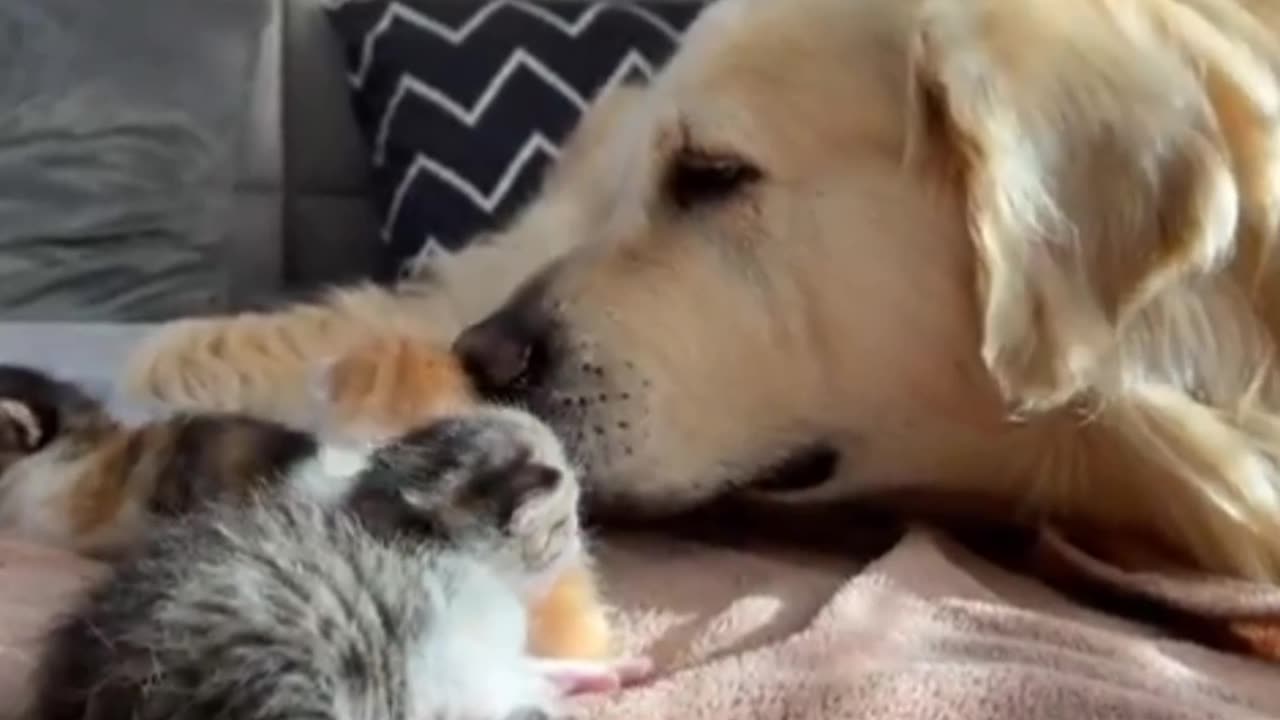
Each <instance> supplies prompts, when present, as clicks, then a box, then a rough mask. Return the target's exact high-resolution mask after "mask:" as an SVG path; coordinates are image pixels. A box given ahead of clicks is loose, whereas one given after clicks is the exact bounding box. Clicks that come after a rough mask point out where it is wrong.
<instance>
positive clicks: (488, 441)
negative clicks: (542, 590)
mask: <svg viewBox="0 0 1280 720" xmlns="http://www.w3.org/2000/svg"><path fill="white" fill-rule="evenodd" d="M578 499H579V487H578V479H577V474H576V473H575V471H574V469H573V467H572V466H571V465H570V464H569V462H568V460H567V459H566V458H565V454H564V451H563V448H562V446H561V444H560V442H559V440H558V439H557V438H556V436H555V435H554V434H553V433H552V431H551V430H550V429H549V428H548V427H547V426H546V425H544V424H543V423H542V422H541V421H539V420H538V419H536V418H534V417H533V416H532V415H529V414H527V413H525V412H522V411H519V410H515V409H511V408H497V407H482V408H477V409H475V410H471V411H467V412H464V413H461V414H456V415H450V416H447V417H444V418H441V419H439V420H436V421H434V422H432V423H430V424H429V425H426V426H424V427H422V428H420V429H417V430H413V431H410V432H408V433H406V434H405V435H403V436H401V437H400V438H399V439H397V440H394V441H392V442H390V443H388V444H387V445H385V446H384V447H382V448H381V449H379V450H378V451H376V452H375V453H374V455H373V457H372V458H371V462H370V466H369V469H367V470H366V471H365V472H363V473H362V474H361V477H360V479H359V481H358V484H357V487H356V489H355V491H354V493H353V495H352V500H351V503H352V507H353V508H354V509H355V511H356V512H357V514H359V515H360V516H361V517H362V518H364V519H365V520H366V522H368V523H369V524H370V526H371V527H372V528H373V529H375V530H379V529H390V530H393V531H395V532H399V533H404V534H409V535H414V534H420V535H424V536H429V537H432V538H434V539H439V540H443V541H446V542H449V543H451V544H454V545H461V546H466V547H474V548H476V549H477V552H478V553H480V554H482V555H483V556H484V557H483V559H484V560H486V561H492V562H493V563H494V564H495V565H496V566H497V567H498V569H499V570H500V571H502V572H504V573H507V574H509V575H510V576H512V577H514V578H516V580H517V581H518V583H519V584H520V585H521V586H522V587H525V588H528V589H530V590H534V589H535V588H538V587H542V586H545V584H546V583H547V582H549V581H550V580H552V579H554V577H555V576H556V575H557V574H558V573H559V571H560V570H561V569H563V568H564V567H565V565H566V564H568V563H571V562H573V561H574V560H576V559H577V558H578V557H579V555H580V553H581V550H582V540H581V531H580V527H579V524H578Z"/></svg>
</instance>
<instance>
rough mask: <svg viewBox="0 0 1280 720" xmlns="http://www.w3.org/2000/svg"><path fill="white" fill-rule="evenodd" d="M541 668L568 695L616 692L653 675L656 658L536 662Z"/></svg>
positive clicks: (562, 692) (546, 660)
mask: <svg viewBox="0 0 1280 720" xmlns="http://www.w3.org/2000/svg"><path fill="white" fill-rule="evenodd" d="M535 662H536V663H537V665H538V669H539V671H540V672H541V673H542V674H543V676H544V677H546V678H547V679H548V680H550V681H551V683H552V684H553V685H555V687H556V688H557V689H558V690H559V691H560V693H561V694H562V695H564V696H565V697H571V696H574V695H586V694H593V693H609V692H615V691H617V690H620V689H622V688H625V687H630V686H632V685H637V684H639V683H642V682H644V681H645V680H647V679H649V678H650V677H651V676H652V675H653V661H652V660H650V659H649V658H645V657H636V658H618V659H613V660H551V659H542V658H540V659H538V660H536V661H535Z"/></svg>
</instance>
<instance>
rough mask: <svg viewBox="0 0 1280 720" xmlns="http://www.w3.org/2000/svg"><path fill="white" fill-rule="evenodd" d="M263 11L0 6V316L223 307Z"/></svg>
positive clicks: (73, 0) (252, 1) (120, 2)
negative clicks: (235, 185) (239, 145)
mask: <svg viewBox="0 0 1280 720" xmlns="http://www.w3.org/2000/svg"><path fill="white" fill-rule="evenodd" d="M267 8H268V5H267V4H265V3H264V2H262V0H112V2H84V0H6V2H4V3H0V312H2V313H3V315H4V316H5V317H6V318H20V319H39V320H69V319H75V320H122V319H130V320H137V319H148V318H160V317H169V316H173V315H178V314H195V313H201V312H207V311H211V310H219V309H222V308H223V307H225V305H226V300H227V290H228V278H227V264H226V262H225V261H224V255H225V245H226V242H225V237H226V233H227V230H228V223H227V222H226V217H225V216H226V215H227V213H228V210H229V208H230V183H231V180H232V171H233V167H232V165H231V162H232V160H233V159H234V157H235V154H236V153H235V150H236V142H237V137H238V133H239V130H240V128H241V127H242V125H243V121H242V113H243V108H244V107H245V106H246V104H247V103H246V100H247V99H248V97H247V92H248V88H249V79H250V78H251V74H252V72H253V69H254V63H255V57H256V50H257V48H258V47H259V45H260V37H261V32H262V29H263V27H264V21H265V19H266V11H267Z"/></svg>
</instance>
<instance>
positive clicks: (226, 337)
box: [125, 286, 456, 428]
mask: <svg viewBox="0 0 1280 720" xmlns="http://www.w3.org/2000/svg"><path fill="white" fill-rule="evenodd" d="M454 325H456V321H454V320H453V319H452V318H449V317H448V316H447V315H446V314H445V313H443V312H441V311H440V309H439V308H437V307H433V306H432V304H431V303H428V302H426V301H425V300H424V298H422V297H419V296H415V295H413V294H412V293H411V292H392V291H389V290H385V289H382V288H378V287H374V286H366V287H359V288H354V289H349V290H343V291H339V292H336V293H334V294H332V295H331V296H329V297H328V298H326V299H325V300H323V301H321V302H318V303H314V304H301V305H297V306H294V307H291V308H286V309H283V310H279V311H274V312H261V313H244V314H240V315H234V316H228V317H215V318H195V319H188V320H179V321H175V322H171V323H167V324H165V325H162V326H161V327H159V328H158V329H157V330H156V331H155V332H154V333H153V334H152V335H151V336H150V337H149V338H147V339H146V340H145V341H144V342H143V343H142V344H141V345H140V347H139V348H138V350H137V351H136V352H135V354H134V356H133V357H132V358H131V359H130V364H129V367H128V368H127V369H126V375H125V383H126V389H127V390H128V391H129V392H130V393H131V395H132V396H133V397H134V398H135V399H137V400H141V401H145V402H149V403H154V404H159V405H162V406H164V407H166V408H168V409H173V410H191V411H201V410H203V411H210V410H217V411H228V412H243V413H248V414H252V415H255V416H258V417H262V418H267V419H272V420H277V421H280V422H285V423H288V424H291V425H295V426H299V427H304V428H310V427H313V426H314V424H315V422H316V420H317V419H316V418H314V417H313V415H314V413H315V411H316V408H317V398H316V396H315V390H316V387H315V383H314V380H315V378H316V376H317V371H318V370H320V369H322V368H324V367H326V366H328V365H330V364H332V363H334V362H335V361H337V360H338V359H339V358H343V357H346V356H347V355H349V354H350V353H352V352H354V351H356V350H357V349H359V348H360V347H361V346H362V345H364V344H367V343H370V342H373V341H375V340H376V339H378V338H388V337H400V338H408V339H414V340H417V341H422V342H426V343H430V344H433V346H434V347H437V348H443V347H446V343H447V342H448V340H449V339H450V338H451V337H452V335H453V333H454V332H456V328H455V327H454ZM438 352H439V353H440V354H443V352H444V351H443V349H441V350H439V351H438Z"/></svg>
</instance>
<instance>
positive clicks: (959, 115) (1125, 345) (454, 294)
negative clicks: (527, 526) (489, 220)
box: [135, 0, 1280, 582]
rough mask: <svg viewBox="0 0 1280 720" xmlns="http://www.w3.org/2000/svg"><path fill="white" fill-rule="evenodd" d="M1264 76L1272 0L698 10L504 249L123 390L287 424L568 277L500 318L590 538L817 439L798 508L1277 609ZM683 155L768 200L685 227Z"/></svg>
mask: <svg viewBox="0 0 1280 720" xmlns="http://www.w3.org/2000/svg"><path fill="white" fill-rule="evenodd" d="M1278 78H1280V3H1275V2H1265V1H1264V0H1235V1H1231V0H1073V1H1070V2H1067V1H1064V0H1016V1H1014V0H786V1H785V2H781V1H779V0H722V2H721V3H720V4H718V5H717V6H715V7H713V8H712V9H711V10H709V11H707V12H706V13H705V14H704V16H703V18H702V19H701V20H700V21H699V22H698V23H697V24H696V25H695V27H694V28H693V29H692V30H691V32H690V34H689V36H688V39H687V40H686V43H685V46H684V47H683V48H682V50H681V51H680V52H679V53H677V55H676V57H675V58H674V59H673V60H672V62H671V63H670V65H669V66H668V68H667V69H666V70H665V71H664V72H663V73H662V74H661V75H660V77H658V78H657V79H656V80H655V81H654V83H653V84H652V85H651V86H650V87H648V88H645V89H643V90H631V91H627V92H624V93H621V94H619V95H617V96H616V97H615V98H614V100H616V101H615V102H606V103H604V104H603V106H602V107H601V108H599V109H598V110H597V112H594V113H593V114H592V115H591V116H589V119H588V120H587V121H586V122H585V124H584V127H583V129H582V130H581V131H580V132H579V134H578V135H577V137H576V138H575V146H574V149H573V150H571V151H570V153H569V157H568V158H567V159H566V161H565V162H564V163H563V164H562V166H561V167H560V168H559V171H558V173H557V177H556V178H555V179H554V180H553V181H552V182H551V184H550V186H549V188H548V189H547V192H546V193H545V195H544V197H543V199H542V200H540V201H539V202H537V203H535V204H534V205H533V206H532V207H531V208H530V210H529V211H528V212H527V213H526V215H525V216H524V217H523V218H521V219H520V220H519V221H517V222H516V223H515V224H514V225H513V226H512V227H511V228H510V229H509V230H508V232H507V233H506V235H505V236H504V237H503V238H501V239H499V240H498V241H497V245H496V246H497V247H499V248H501V247H509V248H518V249H516V250H514V251H507V252H505V253H496V252H495V251H493V250H479V251H476V252H468V253H464V254H463V255H461V256H459V257H457V258H455V259H453V260H451V261H450V262H449V265H448V266H446V267H445V268H444V269H443V270H442V271H441V272H440V273H438V274H437V276H436V277H434V278H430V279H427V280H424V281H423V282H420V283H416V284H412V285H411V286H410V287H409V288H406V289H405V290H404V291H403V294H402V295H401V296H393V295H389V294H385V293H380V292H378V291H375V290H370V289H364V290H359V291H354V292H349V293H346V294H344V295H342V296H340V297H339V298H338V299H337V300H335V301H333V302H331V303H328V304H322V305H319V306H313V307H304V308H298V309H294V310H289V311H285V312H282V313H278V314H273V315H266V316H249V317H244V318H237V319H230V320H213V321H209V320H203V321H191V322H188V323H183V324H179V325H177V326H175V327H173V328H171V329H169V330H166V331H162V332H161V333H160V334H159V335H158V336H157V338H156V340H155V342H154V343H153V344H151V345H150V346H149V347H148V348H147V349H146V351H145V352H143V353H142V354H141V355H140V356H139V359H138V363H137V364H136V366H135V371H136V372H135V380H136V385H137V387H138V388H139V389H140V390H142V391H143V392H144V393H145V394H147V395H149V396H153V397H158V398H160V399H164V400H168V401H172V402H179V403H186V404H198V405H207V406H215V407H218V406H225V405H227V404H228V403H230V404H233V405H235V406H237V407H240V408H244V409H250V410H255V411H258V412H265V413H270V414H277V415H280V414H287V413H288V412H289V410H288V407H287V406H288V404H289V399H288V396H289V393H290V391H289V390H288V388H289V387H291V384H290V382H289V379H290V378H291V377H294V376H296V375H298V368H299V367H300V366H301V364H302V363H304V362H305V361H306V360H307V358H309V357H311V356H315V355H318V354H324V353H325V352H336V351H337V350H340V349H341V348H338V347H335V345H341V344H342V343H345V342H347V341H348V339H349V338H351V337H355V336H358V335H360V334H362V333H369V332H377V331H383V330H392V331H405V332H436V333H439V334H440V335H439V336H440V337H441V338H442V339H443V338H445V337H447V336H448V335H449V334H450V333H452V332H454V331H456V330H457V328H458V327H459V326H460V325H462V324H465V323H467V322H470V321H473V320H475V319H477V318H478V316H479V315H482V314H483V313H484V311H487V310H489V309H490V308H491V306H492V305H494V304H496V303H497V302H498V294H505V292H506V291H507V290H509V289H510V288H511V286H512V285H513V284H514V283H515V281H516V280H517V279H518V278H521V277H524V275H526V274H528V273H530V272H532V270H533V267H534V266H536V265H540V264H542V263H543V262H544V261H546V260H547V259H549V258H550V257H552V256H556V255H559V254H560V253H561V252H566V251H567V252H568V255H567V257H565V258H564V260H563V262H558V263H556V264H555V265H554V266H553V267H552V268H550V269H549V270H547V272H546V274H545V276H544V277H543V278H542V280H543V282H540V283H539V287H540V288H541V290H540V291H539V292H538V293H536V294H534V295H532V296H530V295H529V294H528V293H526V294H524V296H523V297H522V299H521V300H520V302H526V303H529V302H533V303H538V304H540V306H541V307H542V311H543V312H552V313H554V314H555V316H556V318H557V319H558V320H559V322H560V327H561V328H562V330H563V333H564V336H563V338H562V340H563V343H562V344H561V345H562V353H561V355H560V356H559V357H557V358H556V362H555V365H554V367H553V368H552V370H551V374H550V376H549V380H548V382H549V385H548V387H547V389H546V393H545V396H544V397H543V398H542V400H541V401H540V402H543V403H544V404H545V407H544V408H543V409H544V410H545V411H546V414H547V415H548V416H549V417H550V418H551V419H552V421H553V422H556V423H557V424H558V425H559V427H560V429H561V430H562V432H563V433H564V434H565V435H566V436H567V439H568V441H569V442H570V444H571V446H572V447H573V448H574V450H575V452H576V455H577V457H578V459H579V461H580V462H582V463H583V464H584V465H585V466H586V467H587V469H588V470H589V475H590V477H591V478H592V482H593V486H594V490H595V493H596V497H597V498H599V499H600V500H601V501H602V502H604V503H606V504H610V503H612V504H615V505H625V506H628V507H632V508H640V509H649V510H661V509H673V508H678V507H686V506H688V505H691V504H693V503H696V502H698V501H701V500H703V499H705V498H708V497H711V496H713V495H716V494H719V493H722V492H724V491H726V490H728V489H731V488H733V487H734V486H735V485H736V484H737V483H740V482H741V481H742V479H744V478H746V477H749V476H751V475H752V474H753V473H754V472H755V471H756V470H758V469H759V468H761V467H764V466H767V465H769V464H770V463H772V462H774V461H776V460H777V459H778V458H779V457H782V456H784V455H785V454H787V453H789V452H791V451H793V450H794V449H795V448H797V447H801V446H803V445H804V444H806V443H809V442H812V441H815V440H821V441H825V442H828V443H831V444H832V445H834V446H835V447H836V448H837V449H838V450H839V451H840V453H841V464H840V468H839V471H838V473H837V476H836V478H835V479H834V480H832V481H831V482H828V483H827V484H825V485H824V486H822V487H820V488H818V489H817V490H814V491H812V492H808V493H805V494H803V499H806V500H813V501H818V500H824V499H828V498H833V497H850V496H862V495H868V494H871V493H875V492H882V491H891V490H912V489H922V490H925V491H928V492H937V493H957V494H961V495H969V496H976V497H978V498H980V499H981V500H982V502H984V503H986V504H987V505H988V506H989V507H992V508H999V509H1000V511H1001V512H1009V513H1015V512H1017V513H1029V514H1030V517H1033V518H1047V519H1054V520H1060V521H1065V522H1069V523H1073V524H1076V525H1077V526H1079V527H1090V528H1102V529H1105V530H1107V531H1124V532H1134V533H1138V534H1141V535H1146V536H1149V537H1150V539H1151V540H1153V541H1156V542H1160V543H1166V544H1168V545H1171V546H1172V547H1173V548H1174V549H1176V550H1177V551H1179V552H1180V553H1181V554H1182V555H1183V556H1185V557H1186V558H1187V559H1188V560H1190V561H1192V562H1195V563H1196V564H1198V565H1200V566H1202V567H1205V568H1208V569H1211V570H1215V571H1220V572H1224V573H1230V574H1234V575H1238V576H1242V577H1247V578H1256V579H1265V580H1269V581H1273V582H1280V468H1278V466H1277V463H1278V462H1280V374H1278V371H1277V369H1276V365H1275V350H1276V340H1277V337H1280V304H1278V303H1280V275H1278V272H1280V271H1278V270H1277V267H1276V260H1275V253H1274V248H1273V244H1274V241H1275V240H1276V237H1277V232H1280V229H1278V228H1277V225H1278V224H1280V137H1278V134H1280V81H1278ZM691 153H704V154H707V153H709V154H711V155H714V156H717V157H721V158H729V159H732V160H733V161H734V162H737V161H742V162H747V163H750V164H752V165H754V166H756V167H758V168H759V169H760V170H761V172H762V173H763V177H762V178H761V179H760V180H759V181H758V182H755V183H752V184H750V185H749V186H746V187H743V188H741V189H740V190H738V191H736V192H734V193H733V194H731V195H729V196H728V197H725V198H722V199H720V200H717V201H714V202H709V203H703V204H697V205H694V206H692V207H681V206H680V205H679V204H677V203H674V202H673V199H672V197H671V196H670V194H671V189H670V178H671V174H672V173H673V172H674V171H675V170H676V169H677V168H678V167H679V166H680V164H681V163H682V162H684V161H685V160H686V159H687V158H688V157H689V156H690V155H691ZM495 263H496V264H497V265H499V266H501V267H502V268H503V270H502V272H501V280H500V281H498V282H497V283H496V286H497V287H498V291H496V292H497V294H489V295H486V296H485V297H483V298H475V297H474V295H473V294H472V293H474V292H475V291H476V289H477V288H478V287H481V286H485V285H488V286H489V287H494V285H495V284H491V283H487V281H478V280H476V278H478V277H488V275H487V273H489V272H490V271H491V270H490V268H491V266H492V265H493V264H495ZM442 287H443V289H442ZM459 303H460V304H459ZM459 308H461V310H459ZM284 338H288V339H287V340H285V339H284ZM584 365H585V366H586V368H587V369H588V370H589V371H583V370H581V368H582V367H583V366H584ZM295 384H296V383H295ZM566 405H568V406H570V407H572V408H576V409H574V410H573V411H572V412H565V411H562V410H560V409H559V408H562V407H564V406H566Z"/></svg>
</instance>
